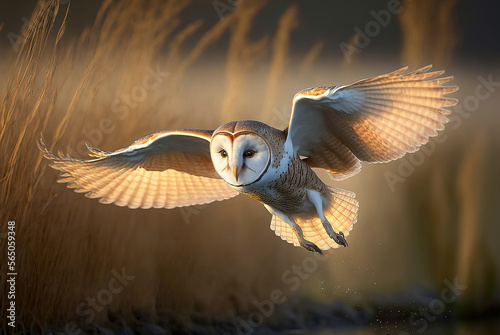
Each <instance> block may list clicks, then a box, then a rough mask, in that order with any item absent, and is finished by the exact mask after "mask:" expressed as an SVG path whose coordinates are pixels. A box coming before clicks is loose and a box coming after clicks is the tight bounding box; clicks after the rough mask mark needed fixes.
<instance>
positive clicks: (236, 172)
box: [233, 166, 239, 181]
mask: <svg viewBox="0 0 500 335" xmlns="http://www.w3.org/2000/svg"><path fill="white" fill-rule="evenodd" d="M233 173H234V179H236V181H238V174H239V171H238V167H237V166H235V167H234V168H233Z"/></svg>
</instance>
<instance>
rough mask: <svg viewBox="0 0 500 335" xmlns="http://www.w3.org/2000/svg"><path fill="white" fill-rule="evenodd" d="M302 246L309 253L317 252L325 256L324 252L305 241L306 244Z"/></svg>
mask: <svg viewBox="0 0 500 335" xmlns="http://www.w3.org/2000/svg"><path fill="white" fill-rule="evenodd" d="M301 246H302V247H303V248H304V249H306V250H307V251H311V252H317V253H318V254H320V255H323V251H322V250H321V249H320V248H319V247H318V246H317V245H316V244H314V243H312V242H309V241H305V243H303V244H301Z"/></svg>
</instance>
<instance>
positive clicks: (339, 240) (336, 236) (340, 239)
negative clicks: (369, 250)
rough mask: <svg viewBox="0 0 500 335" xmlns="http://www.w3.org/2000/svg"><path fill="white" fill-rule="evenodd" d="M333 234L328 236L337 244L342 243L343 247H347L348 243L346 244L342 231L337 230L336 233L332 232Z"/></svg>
mask: <svg viewBox="0 0 500 335" xmlns="http://www.w3.org/2000/svg"><path fill="white" fill-rule="evenodd" d="M333 234H334V235H333V236H331V235H330V237H331V238H332V240H334V241H335V242H336V243H337V244H338V245H342V246H344V247H348V246H349V244H347V241H346V239H345V236H344V233H343V232H341V231H339V232H338V234H337V233H335V232H334V233H333Z"/></svg>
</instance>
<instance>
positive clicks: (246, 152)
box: [243, 150, 255, 158]
mask: <svg viewBox="0 0 500 335" xmlns="http://www.w3.org/2000/svg"><path fill="white" fill-rule="evenodd" d="M253 155H255V151H253V150H247V151H245V153H244V154H243V157H245V158H251V157H253Z"/></svg>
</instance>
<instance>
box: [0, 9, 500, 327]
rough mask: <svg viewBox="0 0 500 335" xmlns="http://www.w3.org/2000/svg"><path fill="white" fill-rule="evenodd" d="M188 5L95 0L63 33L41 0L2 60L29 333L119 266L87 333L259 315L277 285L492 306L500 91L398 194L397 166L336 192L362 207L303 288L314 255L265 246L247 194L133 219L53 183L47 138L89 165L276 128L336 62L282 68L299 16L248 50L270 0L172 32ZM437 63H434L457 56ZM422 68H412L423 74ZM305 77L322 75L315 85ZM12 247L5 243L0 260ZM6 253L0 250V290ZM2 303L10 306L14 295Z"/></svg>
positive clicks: (60, 318) (8, 202)
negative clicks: (85, 20) (304, 269)
mask: <svg viewBox="0 0 500 335" xmlns="http://www.w3.org/2000/svg"><path fill="white" fill-rule="evenodd" d="M448 2H449V3H453V1H448ZM448 2H447V3H448ZM187 3H188V2H187V1H182V2H181V1H175V0H172V1H168V2H167V3H166V4H164V3H163V2H161V1H151V3H150V6H149V7H143V6H141V5H140V4H139V3H138V2H134V1H128V2H127V1H123V2H117V3H115V2H113V1H104V3H103V4H102V7H101V10H100V11H99V13H98V15H97V17H96V19H95V22H94V23H93V25H91V26H90V27H89V28H88V29H86V30H84V31H83V32H81V34H80V36H78V37H67V36H66V35H65V34H64V32H65V17H66V16H67V15H68V16H69V17H71V8H70V7H68V6H59V5H58V3H57V1H46V2H45V4H46V5H45V7H43V8H42V7H38V9H37V10H36V11H35V12H34V14H33V16H32V17H31V20H30V22H31V24H30V26H29V29H28V31H27V36H26V37H27V40H26V43H25V44H23V46H22V49H21V51H20V52H19V53H18V54H17V55H16V54H14V53H13V52H10V53H8V55H9V57H10V58H9V59H8V60H6V61H5V62H6V64H7V65H3V64H2V67H4V66H6V67H7V68H9V69H10V72H9V73H8V75H5V76H4V77H3V78H0V84H1V85H2V93H1V96H2V98H1V103H0V112H1V119H0V122H1V123H0V156H1V157H2V160H1V163H0V169H1V174H0V176H1V182H0V203H1V206H2V210H1V213H0V233H3V232H5V231H6V224H7V221H8V220H15V221H16V223H17V226H16V234H17V251H18V253H17V264H18V277H17V279H18V282H17V283H18V287H17V289H18V292H19V293H18V296H17V298H16V305H17V306H18V314H17V315H18V321H19V323H20V325H22V327H24V328H25V329H37V327H43V326H46V325H51V326H57V327H62V326H64V325H65V324H66V322H68V321H70V320H72V321H76V322H80V321H82V320H85V317H84V318H82V317H81V316H79V315H77V313H76V311H77V306H78V305H79V304H81V303H82V302H84V301H86V298H87V297H96V295H97V294H98V292H99V291H100V290H102V289H103V288H106V287H108V284H109V281H110V279H111V278H112V270H117V271H118V272H120V271H121V269H123V268H124V269H125V272H126V273H127V274H130V275H133V276H135V279H134V280H132V281H131V283H130V285H128V286H127V287H126V288H125V289H124V290H123V291H122V292H121V293H119V294H116V295H114V296H113V298H112V301H111V303H110V304H109V305H107V306H105V308H103V310H102V311H100V312H98V313H96V317H95V318H94V319H92V322H93V323H101V322H104V321H105V320H108V319H109V320H116V316H114V317H113V315H119V316H121V317H124V318H125V319H127V320H131V319H140V320H146V321H148V322H152V323H155V322H162V320H172V314H175V315H177V316H179V315H189V316H193V315H196V316H197V317H200V318H201V317H208V318H210V317H217V318H230V317H234V316H235V315H239V314H241V313H243V312H244V311H246V310H248V309H249V308H251V307H252V304H251V301H253V300H254V299H257V300H259V301H260V300H262V299H266V298H268V297H269V293H270V291H271V290H272V289H274V288H282V289H283V290H284V291H285V292H286V294H287V297H288V298H289V300H288V301H293V298H292V297H300V296H301V295H302V296H306V295H307V296H308V297H309V298H310V299H314V300H318V301H323V302H331V301H333V300H336V299H337V298H338V297H339V296H347V297H352V296H353V295H354V299H356V301H359V299H360V296H363V295H365V294H369V293H370V292H372V293H373V292H375V293H377V294H385V293H394V292H396V291H397V290H400V289H406V288H408V287H409V286H410V285H413V284H424V285H428V286H430V287H433V288H435V289H436V290H438V291H439V290H441V289H442V288H443V280H444V279H450V280H452V279H453V278H454V277H457V276H458V277H459V280H460V281H461V282H464V283H466V284H467V285H468V289H467V290H466V291H465V292H464V295H463V296H462V297H461V298H462V299H461V305H457V306H461V307H462V308H463V309H464V310H465V311H467V312H473V313H480V312H481V310H482V309H484V308H487V307H488V306H491V305H494V304H495V303H498V300H499V299H498V295H499V294H500V292H499V291H498V287H499V282H500V279H499V275H498V273H499V272H498V271H499V269H500V261H499V259H498V254H499V251H500V250H499V247H498V244H497V241H495V238H494V237H495V236H496V237H498V236H499V234H500V232H499V226H498V222H499V221H500V210H499V208H498V199H500V194H499V192H500V191H499V190H500V185H498V177H497V176H496V175H497V173H498V167H499V166H500V161H499V160H500V158H499V156H498V152H499V149H500V147H499V142H500V141H499V139H500V137H499V135H498V131H497V130H496V129H495V128H494V126H493V123H494V122H496V123H497V124H498V120H499V118H498V117H497V116H494V115H493V113H492V112H493V108H494V107H493V106H496V105H498V98H497V96H498V93H495V94H494V95H493V96H492V98H491V99H489V100H486V101H481V106H480V108H479V109H478V110H477V111H475V112H474V113H473V114H472V115H471V116H470V118H469V117H468V118H463V119H462V121H463V124H462V125H461V126H459V127H456V130H448V133H447V134H448V135H447V136H448V139H447V140H446V141H444V143H442V144H436V150H435V152H434V153H432V154H431V155H428V156H426V158H425V162H424V164H422V165H421V166H418V167H417V169H416V171H415V173H413V174H412V176H411V177H408V178H407V179H406V181H405V182H404V183H400V184H397V187H396V191H395V192H391V190H390V188H389V187H388V185H387V182H386V180H385V178H384V173H385V172H387V171H392V172H396V171H397V169H398V167H399V163H398V162H394V163H391V164H390V165H377V166H365V169H364V170H365V171H364V173H362V174H361V175H360V176H358V177H356V178H355V180H353V181H348V182H344V183H341V184H340V187H345V188H348V189H354V190H356V191H357V193H358V195H359V196H358V198H359V200H360V203H361V212H360V218H359V220H358V223H357V225H356V226H357V227H356V228H355V229H354V231H353V234H352V238H351V236H350V238H351V240H350V241H349V243H350V245H351V247H350V248H347V249H345V250H335V251H334V252H332V254H331V257H329V259H328V260H327V261H325V262H323V263H321V264H320V267H319V269H318V270H317V271H315V273H314V276H312V277H311V279H309V280H306V281H304V283H303V286H302V287H301V289H300V290H298V291H297V292H290V291H286V290H287V289H288V288H289V285H286V284H284V283H283V282H282V280H281V276H282V274H283V272H284V271H286V270H287V269H289V268H290V266H291V265H292V264H300V263H301V262H302V260H303V259H304V258H305V257H307V256H309V254H307V253H305V251H303V250H300V249H298V248H293V247H292V246H289V245H287V244H286V243H284V242H282V241H281V240H280V239H279V238H277V237H276V236H274V234H273V233H272V232H271V231H270V230H269V228H268V226H269V221H270V217H269V215H268V214H267V213H266V211H265V210H264V209H263V208H261V206H259V205H258V204H256V203H254V202H253V201H249V200H248V199H245V198H236V199H232V200H230V201H227V202H225V203H216V204H212V205H209V206H206V207H205V206H204V207H194V208H187V209H181V210H148V211H144V210H129V209H126V208H119V207H116V206H110V205H101V204H99V203H98V202H97V201H95V200H91V199H87V198H85V197H83V196H82V195H80V194H75V193H73V192H71V191H69V190H67V189H65V188H64V186H62V185H60V184H56V183H55V180H56V173H55V172H54V171H52V170H51V169H50V168H48V164H47V162H46V161H45V160H43V158H42V154H41V153H40V152H39V150H38V149H37V146H36V141H37V140H38V139H39V137H40V134H43V135H44V137H45V139H46V142H47V143H48V144H49V145H51V148H52V149H53V150H56V151H57V150H62V151H63V152H65V153H66V152H70V153H72V154H73V155H75V156H82V155H83V154H85V151H84V146H83V143H84V142H87V143H89V144H91V145H92V146H95V147H99V148H101V149H105V150H114V149H118V148H120V147H123V146H125V145H128V144H129V143H131V142H132V141H133V140H135V139H137V138H139V137H141V136H144V135H146V134H149V133H153V132H155V131H158V130H162V129H169V128H180V127H199V128H210V127H212V128H213V127H216V126H217V125H219V124H220V123H221V122H225V121H229V120H232V119H239V118H256V119H261V120H263V121H271V122H274V123H275V124H276V123H280V122H279V121H280V120H281V115H276V113H278V114H279V113H282V111H283V110H285V111H286V110H287V109H288V108H289V105H288V100H282V99H281V97H282V96H285V97H286V96H288V98H287V99H289V98H290V97H291V95H290V94H293V92H294V91H297V90H299V89H301V88H304V87H306V86H313V85H323V84H329V83H331V80H330V79H329V78H330V77H332V74H334V73H335V69H328V66H329V63H328V62H323V63H322V64H323V65H321V66H318V65H317V63H318V62H315V59H316V58H317V57H318V56H319V55H320V51H321V48H322V44H321V43H318V44H316V45H314V46H312V47H311V50H310V52H308V53H306V54H304V55H303V57H302V59H303V61H302V63H301V64H299V65H300V66H297V68H299V69H302V71H303V72H301V74H300V75H297V74H296V73H294V75H291V74H288V73H291V72H292V71H295V67H294V66H293V64H289V63H287V53H288V51H287V50H288V49H287V48H288V39H289V36H290V34H291V32H292V30H293V29H294V22H295V21H296V17H297V15H298V14H297V9H296V8H295V7H290V8H289V9H288V10H287V11H285V12H284V13H283V15H282V17H281V19H280V21H279V24H278V25H277V31H276V33H275V34H273V35H272V36H268V37H264V38H262V39H261V40H257V41H252V40H249V37H248V34H249V31H250V30H251V28H252V20H253V18H254V17H255V15H256V13H258V11H259V10H261V9H262V7H263V6H265V2H264V1H252V2H246V1H244V2H242V4H241V5H240V6H237V8H236V10H235V11H234V13H231V14H228V15H227V16H226V17H225V19H224V20H222V21H220V22H218V23H217V24H216V25H214V26H213V27H204V26H203V23H202V22H201V21H195V22H192V23H187V24H186V23H184V22H182V21H181V20H180V17H181V13H182V11H183V9H184V8H185V6H186V5H187ZM444 12H445V11H444V10H443V13H444ZM49 13H54V14H56V15H49ZM441 15H445V14H441ZM421 16H422V15H420V14H419V15H416V14H415V13H413V15H411V13H408V15H407V16H403V17H402V19H403V20H407V21H404V22H406V23H405V24H406V25H407V26H410V25H413V24H415V23H414V22H413V21H412V20H415V19H416V18H417V17H421ZM443 20H444V21H443V22H446V20H445V18H443ZM410 21H411V22H410ZM405 24H403V25H405ZM443 24H445V23H443ZM200 29H204V30H203V35H202V37H201V38H200V39H199V40H198V42H197V43H196V45H195V46H194V47H193V48H192V49H191V50H184V49H183V48H182V46H183V43H184V42H185V41H186V40H187V39H189V38H190V37H191V36H192V34H193V33H195V32H197V31H199V30H200ZM225 33H226V34H230V39H229V40H230V42H229V46H228V51H227V59H225V60H222V61H220V62H216V61H212V62H208V61H200V59H202V56H203V52H204V50H205V49H206V48H207V47H209V46H210V45H211V44H212V43H213V42H214V41H216V40H218V39H219V38H220V37H221V36H222V34H225ZM405 37H406V38H411V36H410V35H408V34H405ZM408 52H410V53H411V52H412V51H411V50H410V49H409V48H406V49H405V53H408ZM436 53H437V54H436V55H438V56H439V57H441V58H440V59H439V60H440V61H445V60H446V59H448V58H449V57H448V56H447V55H444V54H443V52H442V51H436ZM415 57H416V58H412V62H416V63H418V62H419V60H418V55H416V56H415ZM436 57H437V56H436ZM405 59H408V56H407V55H406V54H405ZM315 63H316V65H313V64H315ZM257 65H260V67H258V66H257ZM368 65H369V64H368ZM224 66H225V72H224V70H223V67H224ZM350 66H351V69H352V71H351V73H350V74H349V76H346V77H345V78H338V76H337V77H335V80H338V81H339V82H350V81H353V80H355V79H359V78H360V77H364V76H369V75H376V74H379V73H380V72H382V71H381V70H380V69H379V67H380V66H377V67H375V68H373V67H372V68H370V66H367V67H364V66H362V65H361V64H355V62H354V63H352V64H351V65H350ZM382 66H383V67H384V69H387V70H392V69H393V68H394V65H392V64H383V63H382ZM214 68H215V69H216V71H214V70H213V69H214ZM308 69H310V72H312V71H317V73H321V76H319V77H318V76H311V75H310V74H307V73H306V70H308ZM151 71H159V72H160V75H157V76H156V78H157V83H158V85H157V87H155V88H154V89H148V90H144V89H141V87H143V86H144V80H145V78H151V77H147V76H148V74H149V73H150V72H151ZM310 72H309V73H310ZM347 72H348V71H347ZM449 72H450V73H452V74H455V75H456V77H459V76H462V78H464V79H458V78H457V84H458V85H459V86H460V87H461V91H460V97H459V98H461V97H466V96H468V95H473V94H474V92H475V91H474V90H475V87H476V86H477V84H478V82H477V79H476V78H477V76H478V73H476V72H473V73H472V72H467V70H463V71H460V72H457V73H453V71H449ZM489 73H492V71H484V72H482V74H483V75H484V76H485V77H487V75H488V74H489ZM493 73H494V72H493ZM496 78H497V77H496ZM148 80H150V79H148ZM282 82H285V83H287V85H284V86H283V85H281V83H282ZM304 82H307V83H305V84H304ZM259 83H260V85H259ZM262 83H265V84H262ZM331 84H335V83H331ZM248 88H252V89H251V90H248ZM139 90H140V91H141V92H142V93H143V94H145V95H138V93H137V92H139ZM144 92H145V93H144ZM265 92H270V93H271V94H270V95H268V96H266V93H265ZM291 92H292V93H291ZM136 93H137V95H134V94H136ZM127 96H129V98H127ZM494 100H496V102H495V101H494ZM276 104H277V105H276ZM282 105H285V106H286V107H281V106H282ZM271 109H272V110H273V112H272V113H274V114H273V115H269V114H270V111H271ZM488 123H489V125H487V124H488ZM336 186H339V185H336ZM384 199H385V201H383V202H382V200H384ZM187 223H189V224H187ZM4 243H5V238H4V236H3V235H0V244H2V248H0V249H1V250H4V247H3V245H4ZM389 257H390V260H389ZM4 258H5V253H4V252H3V251H2V253H1V254H0V282H1V283H2V285H4V283H5V277H4V276H5V274H6V273H7V271H6V268H5V264H6V262H5V259H4ZM387 263H390V265H389V264H387ZM316 272H317V273H316ZM3 290H5V288H3ZM353 291H354V292H353ZM356 291H358V292H359V294H358V293H357V292H356ZM3 292H5V291H3ZM495 294H496V298H495ZM0 299H1V300H0V302H1V304H2V313H3V312H4V311H5V308H3V306H5V304H6V302H7V300H6V296H5V295H3V294H2V296H1V298H0ZM488 299H489V300H488ZM495 299H496V300H495ZM1 319H2V322H4V321H5V320H6V319H5V316H4V315H1ZM175 319H176V320H177V321H176V322H178V323H181V324H182V323H183V322H185V323H190V321H189V320H188V319H183V318H181V317H176V318H175ZM2 326H3V330H4V331H6V326H5V324H3V325H2ZM181 326H182V325H181ZM186 327H187V326H186Z"/></svg>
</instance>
